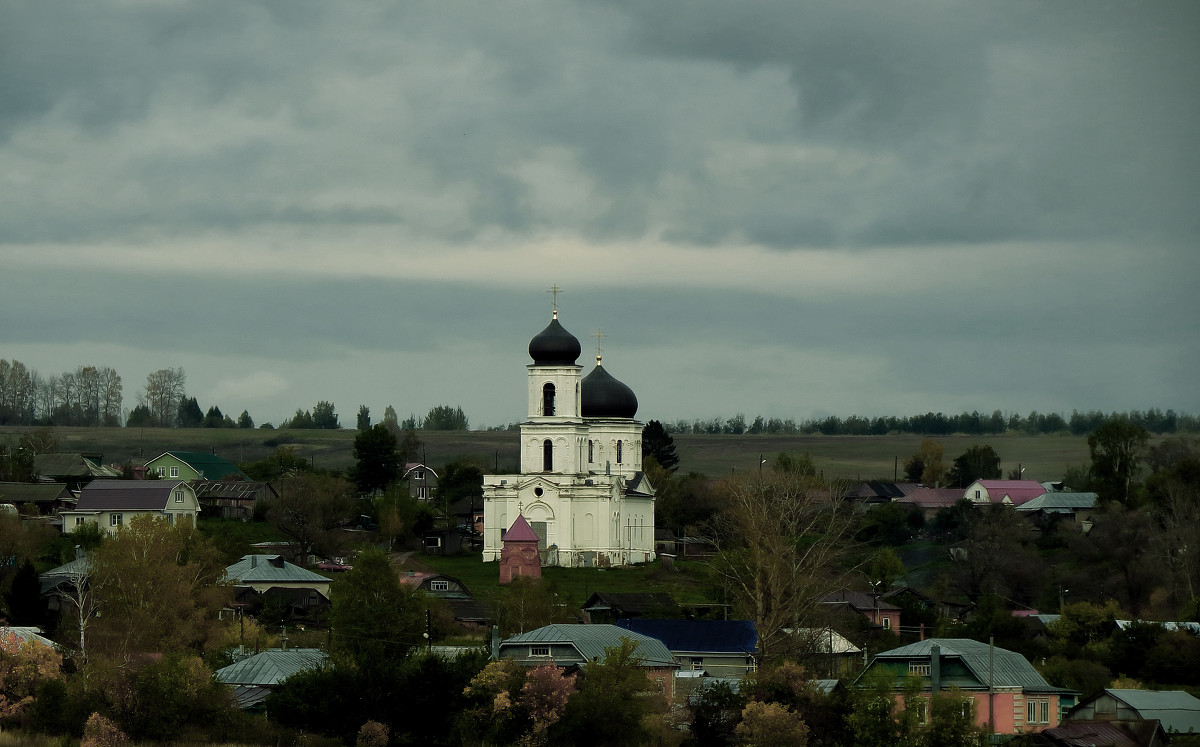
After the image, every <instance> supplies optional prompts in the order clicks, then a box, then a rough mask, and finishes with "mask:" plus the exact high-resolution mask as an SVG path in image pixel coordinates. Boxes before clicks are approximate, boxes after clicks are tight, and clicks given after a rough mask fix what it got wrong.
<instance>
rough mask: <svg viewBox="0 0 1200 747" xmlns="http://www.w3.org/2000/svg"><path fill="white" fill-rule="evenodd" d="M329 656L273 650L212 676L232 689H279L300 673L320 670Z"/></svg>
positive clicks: (310, 650) (308, 650) (315, 651)
mask: <svg viewBox="0 0 1200 747" xmlns="http://www.w3.org/2000/svg"><path fill="white" fill-rule="evenodd" d="M328 659H329V655H328V654H326V653H325V652H324V651H322V650H320V649H317V648H292V649H287V650H286V651H285V650H282V649H271V650H268V651H263V652H262V653H258V654H255V655H254V656H251V657H249V658H247V659H242V660H241V661H238V662H234V663H233V664H230V665H229V666H227V667H222V668H220V669H218V670H217V671H216V672H214V673H213V676H214V677H216V678H217V680H218V681H220V682H224V683H226V684H230V685H260V686H264V687H269V686H271V685H277V684H279V683H280V682H282V681H283V680H285V679H287V678H288V677H291V676H292V675H293V674H295V673H297V672H302V671H304V670H307V669H317V668H319V667H321V666H322V665H324V664H325V662H326V661H327V660H328Z"/></svg>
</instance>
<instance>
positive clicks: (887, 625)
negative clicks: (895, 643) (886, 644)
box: [883, 617, 892, 630]
mask: <svg viewBox="0 0 1200 747" xmlns="http://www.w3.org/2000/svg"><path fill="white" fill-rule="evenodd" d="M883 629H884V630H891V629H892V618H890V617H885V618H883Z"/></svg>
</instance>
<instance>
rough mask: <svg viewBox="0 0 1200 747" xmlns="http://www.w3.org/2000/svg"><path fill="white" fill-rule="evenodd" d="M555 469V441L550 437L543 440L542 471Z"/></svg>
mask: <svg viewBox="0 0 1200 747" xmlns="http://www.w3.org/2000/svg"><path fill="white" fill-rule="evenodd" d="M553 469H554V442H553V441H551V440H550V439H548V438H547V439H546V440H545V441H542V471H543V472H550V471H552V470H553Z"/></svg>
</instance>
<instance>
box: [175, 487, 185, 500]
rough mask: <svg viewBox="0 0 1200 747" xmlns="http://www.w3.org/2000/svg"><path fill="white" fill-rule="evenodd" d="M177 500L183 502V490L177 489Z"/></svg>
mask: <svg viewBox="0 0 1200 747" xmlns="http://www.w3.org/2000/svg"><path fill="white" fill-rule="evenodd" d="M175 502H176V503H183V491H182V490H176V491H175Z"/></svg>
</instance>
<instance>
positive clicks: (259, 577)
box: [225, 555, 333, 599]
mask: <svg viewBox="0 0 1200 747" xmlns="http://www.w3.org/2000/svg"><path fill="white" fill-rule="evenodd" d="M225 579H226V580H227V581H229V582H230V583H233V584H234V585H236V586H248V587H250V588H252V589H254V590H255V591H257V592H259V593H260V594H261V593H263V592H265V591H267V590H268V589H272V588H286V589H314V590H316V591H317V592H319V593H320V594H321V596H323V597H325V598H326V599H328V598H329V587H330V586H331V585H332V584H333V580H332V579H329V578H326V577H325V576H322V575H321V574H319V573H313V572H312V571H310V570H308V569H307V568H301V567H300V566H298V565H296V564H295V563H289V562H287V561H286V560H284V559H283V556H282V555H243V556H242V559H241V560H239V561H238V562H236V563H234V564H233V565H230V566H227V567H226V568H225Z"/></svg>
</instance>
